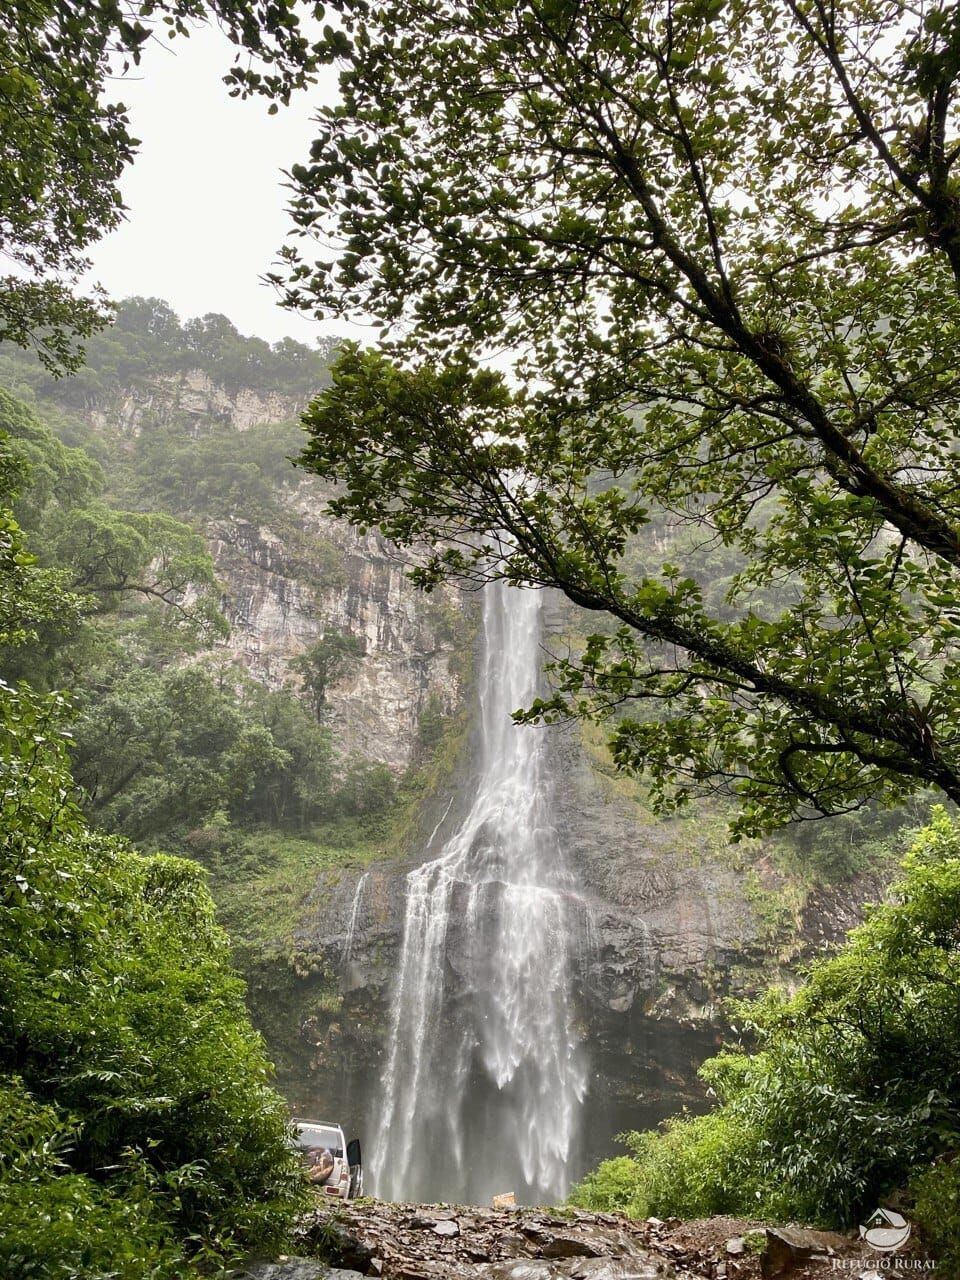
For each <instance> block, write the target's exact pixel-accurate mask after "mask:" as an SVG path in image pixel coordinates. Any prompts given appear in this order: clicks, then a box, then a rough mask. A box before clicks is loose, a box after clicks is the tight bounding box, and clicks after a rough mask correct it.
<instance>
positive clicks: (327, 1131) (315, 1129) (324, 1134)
mask: <svg viewBox="0 0 960 1280" xmlns="http://www.w3.org/2000/svg"><path fill="white" fill-rule="evenodd" d="M297 1141H298V1142H299V1144H300V1146H301V1147H302V1148H303V1149H304V1151H311V1150H313V1149H314V1148H315V1147H326V1148H327V1150H328V1151H331V1152H332V1153H333V1154H334V1155H335V1156H342V1155H343V1149H342V1146H341V1138H340V1130H339V1129H332V1128H330V1126H329V1125H324V1124H300V1125H297Z"/></svg>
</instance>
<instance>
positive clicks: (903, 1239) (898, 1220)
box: [860, 1209, 910, 1253]
mask: <svg viewBox="0 0 960 1280" xmlns="http://www.w3.org/2000/svg"><path fill="white" fill-rule="evenodd" d="M860 1239H861V1240H863V1241H864V1242H865V1243H866V1244H868V1245H869V1246H870V1248H871V1249H877V1250H878V1251H879V1252H880V1253H893V1251H894V1250H895V1249H899V1248H900V1246H901V1245H905V1244H906V1243H907V1241H908V1240H909V1239H910V1223H909V1222H908V1221H907V1220H906V1218H904V1217H903V1216H902V1215H901V1214H899V1213H895V1212H894V1210H893V1209H874V1211H873V1213H872V1214H871V1215H870V1217H869V1218H868V1219H867V1220H866V1222H864V1223H863V1225H862V1226H861V1227H860Z"/></svg>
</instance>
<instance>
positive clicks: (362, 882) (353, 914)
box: [341, 871, 370, 969]
mask: <svg viewBox="0 0 960 1280" xmlns="http://www.w3.org/2000/svg"><path fill="white" fill-rule="evenodd" d="M369 878H370V872H369V871H365V872H364V873H363V875H362V876H361V877H360V879H359V880H358V881H357V887H356V889H354V891H353V905H352V906H351V908H350V921H349V923H348V924H347V936H346V938H345V939H344V943H343V956H342V959H341V967H342V968H344V969H345V968H346V967H347V965H348V964H349V963H350V961H351V960H352V958H353V941H354V938H355V937H356V935H357V921H358V920H359V919H360V905H361V903H362V902H363V890H364V888H365V886H366V883H367V880H368V879H369Z"/></svg>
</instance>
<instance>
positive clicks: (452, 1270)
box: [257, 1201, 708, 1280]
mask: <svg viewBox="0 0 960 1280" xmlns="http://www.w3.org/2000/svg"><path fill="white" fill-rule="evenodd" d="M651 1237H652V1232H651V1228H650V1227H649V1226H647V1224H645V1223H637V1222H628V1221H627V1220H626V1219H623V1218H618V1217H616V1216H614V1215H612V1214H598V1213H586V1212H583V1211H581V1210H569V1211H568V1210H564V1211H563V1212H558V1211H556V1210H536V1209H480V1208H460V1207H450V1206H447V1205H402V1204H386V1203H381V1202H379V1201H377V1202H371V1201H364V1202H360V1203H358V1204H348V1205H345V1206H343V1207H340V1208H336V1209H330V1208H329V1207H328V1206H327V1205H322V1206H320V1207H319V1208H318V1209H317V1210H316V1212H315V1213H314V1214H312V1215H310V1216H309V1217H308V1218H307V1220H306V1221H305V1222H304V1224H303V1239H304V1241H305V1243H306V1244H307V1245H308V1246H309V1247H311V1248H316V1247H318V1246H322V1245H323V1244H324V1243H325V1242H329V1241H331V1239H333V1240H335V1241H336V1242H337V1246H338V1256H337V1258H336V1260H337V1261H338V1262H342V1263H343V1264H344V1265H346V1266H353V1267H355V1268H357V1269H360V1270H362V1272H363V1274H364V1275H368V1276H382V1277H383V1278H384V1280H563V1278H567V1280H694V1278H695V1277H707V1275H708V1273H707V1272H700V1271H697V1272H692V1271H689V1270H687V1269H686V1268H685V1267H684V1266H683V1265H682V1264H680V1265H677V1264H676V1263H674V1262H673V1261H671V1260H670V1259H669V1258H668V1257H667V1256H666V1255H665V1254H664V1253H662V1252H661V1251H659V1250H658V1249H657V1248H656V1247H655V1245H653V1244H652V1242H651ZM361 1259H365V1260H364V1261H363V1262H362V1263H361ZM337 1276H338V1272H337V1271H336V1270H332V1271H331V1277H332V1278H335V1277H337ZM257 1280H260V1278H259V1277H258V1278H257ZM263 1280H273V1278H272V1277H264V1278H263ZM278 1280H280V1278H278ZM283 1280H285V1278H283Z"/></svg>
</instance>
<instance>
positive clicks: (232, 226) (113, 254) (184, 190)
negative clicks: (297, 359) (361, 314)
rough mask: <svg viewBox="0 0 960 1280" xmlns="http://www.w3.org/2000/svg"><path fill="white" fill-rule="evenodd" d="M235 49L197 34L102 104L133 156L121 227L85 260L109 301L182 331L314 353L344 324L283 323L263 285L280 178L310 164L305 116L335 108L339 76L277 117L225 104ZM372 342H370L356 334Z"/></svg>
mask: <svg viewBox="0 0 960 1280" xmlns="http://www.w3.org/2000/svg"><path fill="white" fill-rule="evenodd" d="M231 52H232V46H231V45H230V44H229V43H228V42H227V41H226V39H225V38H224V37H223V35H222V34H221V33H220V32H219V31H217V30H215V29H211V28H201V29H200V30H198V31H195V32H193V34H191V35H190V37H189V38H188V39H177V40H175V41H172V42H171V43H170V45H169V47H167V46H165V45H160V44H158V43H153V44H152V45H151V46H149V48H148V49H147V52H146V53H145V55H144V57H143V60H142V63H141V66H140V67H138V68H136V69H135V70H134V71H133V73H132V75H131V76H130V77H129V78H128V79H125V80H123V81H120V82H115V83H114V86H113V87H114V92H112V93H111V94H110V95H109V96H110V97H111V98H112V99H113V100H119V101H121V102H123V103H125V104H126V106H127V107H128V109H129V113H130V119H131V124H132V132H133V135H134V137H137V138H139V139H140V140H141V146H140V153H139V155H138V156H137V158H136V159H135V160H134V162H133V164H132V165H131V166H130V167H129V168H128V169H127V172H126V175H125V177H124V179H123V181H122V184H121V190H122V193H123V198H124V203H125V204H126V205H127V209H128V212H127V220H126V221H125V222H124V223H123V225H121V226H120V227H119V228H118V229H117V230H116V231H114V232H112V233H111V234H110V235H108V236H106V237H105V238H104V239H103V240H102V241H100V243H99V244H98V245H95V246H94V248H93V251H92V253H91V257H92V259H93V271H92V273H91V278H92V279H94V280H99V282H100V283H101V284H103V285H104V286H105V287H106V289H107V291H108V293H109V294H110V295H111V297H113V298H123V297H127V296H129V295H130V294H142V295H145V296H150V297H159V298H165V299H166V301H167V302H169V303H170V305H171V306H172V307H173V309H174V310H175V311H176V312H178V314H179V315H180V317H181V319H186V318H187V317H190V316H198V315H204V314H205V313H206V312H208V311H219V312H221V313H222V314H224V315H226V316H228V317H229V318H230V319H231V320H232V321H233V322H234V324H235V325H236V326H237V328H238V329H239V330H240V331H241V333H246V334H256V335H258V336H259V337H261V338H266V339H267V340H268V341H271V342H273V341H275V340H276V339H278V338H282V337H285V336H287V335H289V336H290V337H294V338H297V339H298V340H299V341H300V342H306V343H308V344H310V345H313V343H314V342H315V341H316V339H317V337H318V335H320V334H325V333H326V334H332V333H344V332H346V331H348V330H349V326H347V325H345V324H344V323H343V322H342V321H336V322H330V323H327V322H324V323H322V324H321V323H319V322H317V321H311V320H307V319H306V318H304V317H301V316H298V315H295V314H293V313H291V312H288V311H284V310H282V309H281V308H280V307H278V306H277V304H276V294H275V292H274V291H273V290H272V289H271V288H270V287H269V286H267V285H264V284H262V283H261V282H260V277H261V276H262V275H263V274H264V272H266V271H268V270H269V269H270V268H271V265H272V264H273V263H274V261H275V255H276V252H277V250H278V249H279V247H280V245H281V244H282V243H283V241H284V239H285V237H286V234H287V231H288V229H289V221H288V218H287V215H286V214H285V212H284V206H285V203H286V199H285V197H286V192H285V191H284V190H283V187H282V185H281V184H282V181H283V179H282V176H281V170H282V169H285V168H289V167H290V165H292V164H293V163H295V162H296V161H297V160H306V159H307V156H308V149H309V144H310V141H311V140H312V138H313V127H312V125H311V115H312V113H313V110H314V108H315V107H316V106H317V105H318V104H319V103H321V102H327V103H329V102H332V101H334V100H335V97H336V72H335V71H334V70H332V69H329V68H325V69H324V72H323V78H322V79H321V81H320V82H319V83H318V84H317V85H315V86H314V87H313V89H312V90H311V91H309V92H308V93H304V94H301V95H300V97H299V99H298V100H296V101H294V102H292V103H291V105H290V106H289V107H287V108H284V107H282V106H281V107H280V110H279V112H278V113H277V115H275V116H269V115H267V105H268V104H267V102H266V101H265V100H258V99H248V100H247V101H245V102H241V101H240V99H239V98H231V97H229V96H228V93H227V88H226V86H225V85H224V84H223V83H222V82H221V77H222V75H223V73H224V72H225V71H226V69H227V67H228V66H229V63H230V60H231ZM364 332H365V333H366V334H367V336H369V332H368V331H364Z"/></svg>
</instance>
